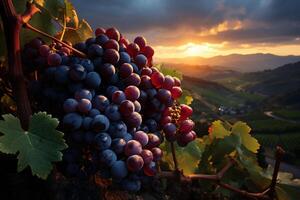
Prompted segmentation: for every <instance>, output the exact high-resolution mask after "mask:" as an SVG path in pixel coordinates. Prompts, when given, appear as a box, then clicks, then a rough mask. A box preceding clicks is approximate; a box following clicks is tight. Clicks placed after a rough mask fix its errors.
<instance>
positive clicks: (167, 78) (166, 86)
mask: <svg viewBox="0 0 300 200" xmlns="http://www.w3.org/2000/svg"><path fill="white" fill-rule="evenodd" d="M174 84H175V81H174V79H173V77H172V76H169V75H167V76H165V81H164V83H163V84H162V88H164V89H167V90H171V89H172V87H173V86H174Z"/></svg>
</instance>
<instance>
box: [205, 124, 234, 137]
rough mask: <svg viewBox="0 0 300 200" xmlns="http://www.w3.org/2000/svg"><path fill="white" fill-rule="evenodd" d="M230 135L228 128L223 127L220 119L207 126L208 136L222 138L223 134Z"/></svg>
mask: <svg viewBox="0 0 300 200" xmlns="http://www.w3.org/2000/svg"><path fill="white" fill-rule="evenodd" d="M229 135H231V132H230V130H228V129H226V128H225V124H224V122H222V121H221V120H217V121H214V122H213V123H212V125H211V127H210V128H209V136H210V138H212V139H213V138H217V139H218V138H221V139H222V138H224V137H225V136H229Z"/></svg>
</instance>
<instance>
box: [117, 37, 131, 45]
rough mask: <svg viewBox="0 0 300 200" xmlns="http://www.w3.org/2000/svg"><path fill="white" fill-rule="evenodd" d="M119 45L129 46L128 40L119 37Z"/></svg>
mask: <svg viewBox="0 0 300 200" xmlns="http://www.w3.org/2000/svg"><path fill="white" fill-rule="evenodd" d="M119 43H120V44H124V45H125V46H126V47H127V46H128V45H129V40H128V39H126V38H124V37H122V36H121V39H120V41H119Z"/></svg>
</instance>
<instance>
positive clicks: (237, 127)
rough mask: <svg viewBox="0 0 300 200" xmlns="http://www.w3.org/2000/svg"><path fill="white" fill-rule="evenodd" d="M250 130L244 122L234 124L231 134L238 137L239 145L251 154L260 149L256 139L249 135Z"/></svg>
mask: <svg viewBox="0 0 300 200" xmlns="http://www.w3.org/2000/svg"><path fill="white" fill-rule="evenodd" d="M250 131H251V128H250V127H249V126H248V125H247V124H246V123H244V122H236V123H235V124H234V125H233V126H232V133H233V134H236V135H239V136H240V138H241V143H242V144H243V145H244V146H245V147H246V148H247V149H248V150H249V151H251V152H253V153H257V150H258V149H259V147H260V144H259V143H258V141H257V139H255V138H254V137H252V136H251V135H250Z"/></svg>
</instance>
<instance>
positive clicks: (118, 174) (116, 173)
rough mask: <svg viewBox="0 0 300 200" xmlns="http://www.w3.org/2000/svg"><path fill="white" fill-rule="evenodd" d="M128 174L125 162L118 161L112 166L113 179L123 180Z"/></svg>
mask: <svg viewBox="0 0 300 200" xmlns="http://www.w3.org/2000/svg"><path fill="white" fill-rule="evenodd" d="M127 174H128V170H127V167H126V163H125V162H124V161H122V160H118V161H116V162H114V164H113V165H112V166H111V175H112V177H113V178H116V179H123V178H125V177H126V176H127Z"/></svg>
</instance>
